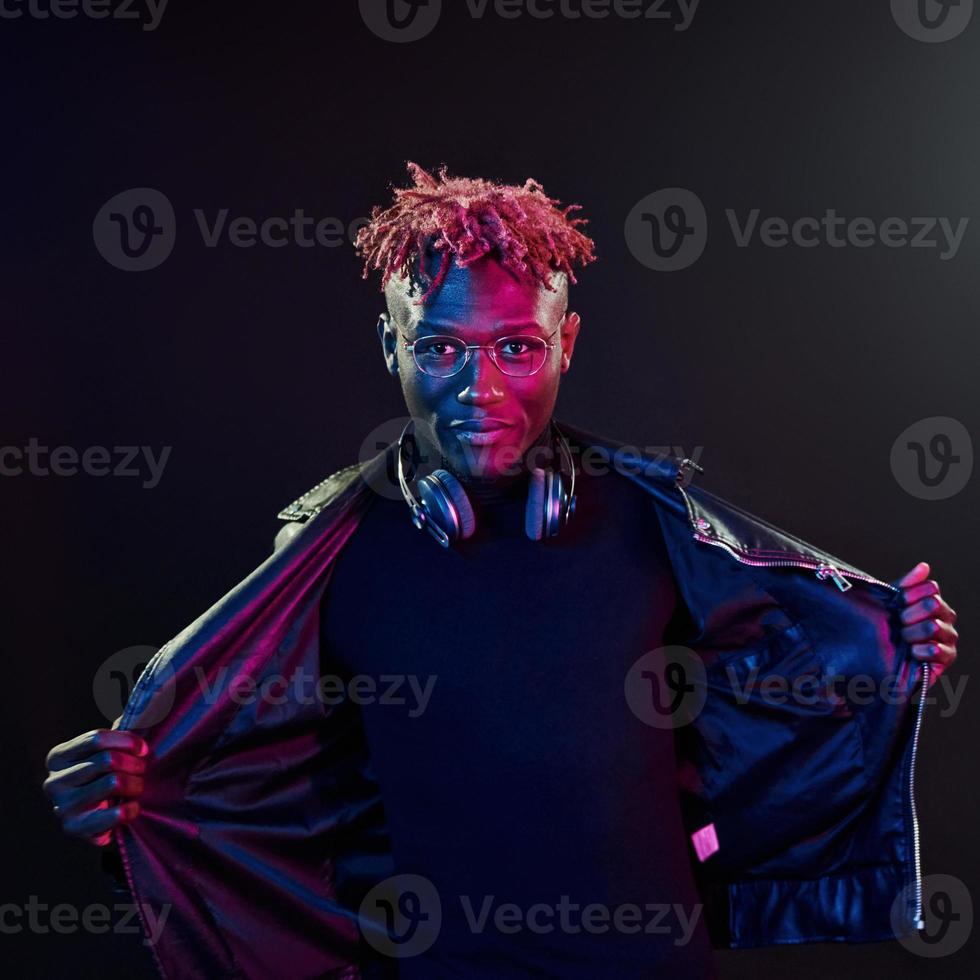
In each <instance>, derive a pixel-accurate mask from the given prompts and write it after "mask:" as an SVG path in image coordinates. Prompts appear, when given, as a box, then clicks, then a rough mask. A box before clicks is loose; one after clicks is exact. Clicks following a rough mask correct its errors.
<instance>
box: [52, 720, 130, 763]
mask: <svg viewBox="0 0 980 980" xmlns="http://www.w3.org/2000/svg"><path fill="white" fill-rule="evenodd" d="M101 749H120V750H121V751H124V752H132V753H133V754H134V755H140V756H143V755H147V754H148V752H149V746H148V745H147V744H146V742H145V741H144V740H143V739H142V738H140V737H139V735H136V734H135V733H133V732H129V731H122V730H114V729H111V728H93V729H92V730H91V731H90V732H85V733H84V734H82V735H77V736H76V737H75V738H73V739H69V740H68V741H67V742H60V743H59V744H58V745H56V746H54V748H52V749H51V751H50V752H48V756H47V759H46V760H45V761H46V764H47V767H48V769H67V768H68V767H69V766H71V765H74V764H75V763H76V762H79V761H80V760H82V759H84V758H86V757H87V756H90V755H92V754H93V753H95V752H98V751H99V750H101Z"/></svg>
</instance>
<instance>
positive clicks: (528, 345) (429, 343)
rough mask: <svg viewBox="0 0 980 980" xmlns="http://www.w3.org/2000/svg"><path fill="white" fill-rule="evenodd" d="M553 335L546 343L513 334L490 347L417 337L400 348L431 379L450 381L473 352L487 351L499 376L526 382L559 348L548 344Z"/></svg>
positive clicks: (441, 338) (442, 338)
mask: <svg viewBox="0 0 980 980" xmlns="http://www.w3.org/2000/svg"><path fill="white" fill-rule="evenodd" d="M556 333H558V328H557V327H555V329H554V330H553V331H552V332H551V334H550V335H549V336H548V338H547V340H546V339H544V338H543V337H537V336H535V335H533V334H516V335H515V336H513V337H500V338H499V339H498V340H496V341H494V343H492V344H464V343H463V342H462V341H461V340H460V339H459V338H458V337H449V336H445V337H443V336H436V337H419V339H418V340H414V341H412V342H411V343H408V342H403V346H404V348H405V350H407V351H411V352H412V358H413V359H414V360H415V366H416V367H417V368H418V369H419V370H420V371H421V372H422V373H423V374H427V375H429V377H431V378H451V377H452V376H453V375H454V374H459V372H460V371H462V370H463V368H464V367H466V365H467V363H468V362H469V359H470V357H471V356H472V352H473V351H475V350H485V351H487V352H488V353H489V354H490V360H491V361H493V363H494V364H495V365H496V367H497V369H498V370H499V371H500V372H501V373H502V374H506V375H507V376H508V377H511V378H527V377H530V376H531V375H532V374H536V373H537V372H538V371H540V370H541V368H543V367H544V364H545V361H547V359H548V351H550V350H553V349H554V348H555V347H557V346H558V344H557V343H554V342H549V341H551V338H552V337H554V335H555V334H556Z"/></svg>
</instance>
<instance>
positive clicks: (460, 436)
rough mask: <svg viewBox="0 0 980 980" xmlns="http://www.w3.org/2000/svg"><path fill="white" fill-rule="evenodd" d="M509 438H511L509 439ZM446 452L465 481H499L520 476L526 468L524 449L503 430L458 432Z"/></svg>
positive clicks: (510, 434) (452, 437)
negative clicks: (524, 466) (524, 467)
mask: <svg viewBox="0 0 980 980" xmlns="http://www.w3.org/2000/svg"><path fill="white" fill-rule="evenodd" d="M508 436H509V437H510V438H508ZM450 439H451V440H452V441H453V442H454V443H455V445H453V446H451V447H447V448H449V452H447V453H446V456H447V458H448V459H449V461H450V462H451V464H452V468H453V469H454V470H455V471H456V473H457V474H458V475H459V476H460V477H462V478H463V479H464V480H466V479H473V480H498V479H505V478H507V477H513V476H517V475H518V474H519V473H520V472H521V470H522V468H523V455H524V454H523V450H522V449H521V446H520V445H519V444H514V442H513V441H512V439H513V435H512V433H509V432H507V431H505V430H503V429H494V430H491V431H488V432H458V433H454V435H452V436H450Z"/></svg>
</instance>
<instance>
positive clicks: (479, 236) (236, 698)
mask: <svg viewBox="0 0 980 980" xmlns="http://www.w3.org/2000/svg"><path fill="white" fill-rule="evenodd" d="M409 170H410V172H411V174H412V177H413V179H414V183H413V186H411V187H409V188H405V189H397V190H396V191H395V201H394V203H393V205H392V206H391V207H390V208H388V209H387V210H384V211H382V210H381V209H378V208H376V209H375V210H374V212H373V213H372V221H371V223H370V224H369V225H368V226H367V227H365V229H363V231H362V232H361V234H360V236H359V238H358V246H359V248H360V250H361V254H362V255H363V256H364V258H365V260H366V266H365V275H367V274H368V272H369V270H370V269H377V270H380V271H381V272H382V281H381V287H382V289H383V290H384V291H385V296H386V305H387V311H386V313H385V314H383V315H382V317H381V318H380V322H379V324H378V333H379V338H380V341H381V345H382V350H383V354H384V359H385V364H386V367H387V370H388V371H389V372H390V373H391V374H392V375H393V376H394V377H396V378H397V379H398V380H399V382H400V384H401V387H402V391H403V394H404V397H405V403H406V406H407V409H408V412H409V415H410V417H411V420H412V423H411V424H409V425H407V426H406V427H405V429H404V431H403V433H402V438H401V439H399V440H398V441H397V442H396V443H393V444H392V445H390V446H388V447H387V449H385V450H384V451H383V452H382V453H380V454H379V455H378V456H377V457H375V458H374V459H372V460H371V461H370V462H368V463H367V464H366V465H364V466H354V467H349V468H348V469H346V470H343V471H341V472H340V473H338V474H334V475H332V476H331V477H329V478H328V479H327V480H325V481H323V483H321V484H318V485H317V486H316V487H314V488H313V489H312V490H311V491H309V492H308V493H306V494H304V495H303V496H302V497H300V498H299V499H298V500H297V501H295V502H294V503H293V504H291V505H290V506H289V507H287V508H285V509H284V510H283V511H282V512H281V514H280V517H282V518H284V519H286V520H288V521H289V523H287V525H286V526H285V527H284V528H283V530H282V531H281V532H280V534H279V535H278V536H277V542H276V544H277V549H276V551H275V553H274V554H273V555H272V556H271V557H270V558H269V559H267V561H266V562H264V563H263V564H262V565H261V566H260V567H259V568H258V569H256V570H255V571H254V572H253V573H252V574H251V575H250V576H249V577H248V578H247V579H246V580H244V581H243V582H242V583H240V584H239V585H238V586H236V588H235V589H233V590H232V591H231V592H229V593H228V595H226V596H225V597H223V598H222V599H221V600H220V601H219V602H218V603H216V604H215V606H213V607H212V608H211V609H210V610H208V612H206V613H205V614H204V615H203V616H201V617H200V618H199V619H198V620H197V621H195V623H193V624H191V625H190V626H188V627H187V628H186V629H185V630H184V631H183V632H182V633H180V634H179V635H178V636H176V637H174V639H172V640H171V641H170V642H169V643H168V644H166V645H165V646H164V648H163V649H162V650H161V651H160V652H159V653H158V654H157V655H156V657H154V660H153V661H152V662H151V663H150V664H149V665H148V666H147V668H146V670H145V671H144V673H143V675H142V676H141V678H140V680H139V683H138V684H137V687H136V689H135V690H134V692H133V694H132V696H131V698H130V701H129V703H128V704H127V707H126V711H125V713H124V715H123V717H122V718H121V719H120V721H119V723H118V725H117V726H116V727H115V729H114V730H105V729H99V730H96V731H94V732H90V733H86V735H83V736H79V737H78V738H77V739H74V740H72V741H71V742H67V743H63V744H62V745H59V746H56V747H55V748H54V749H52V751H51V753H50V754H49V760H48V761H49V768H50V769H51V773H50V775H49V777H48V780H47V782H46V789H47V791H48V793H49V795H50V797H51V798H52V800H53V801H54V802H55V804H56V808H57V810H58V812H59V814H60V816H61V817H62V819H63V820H64V823H65V829H66V830H67V831H68V832H70V833H74V834H77V835H79V836H83V837H87V838H89V839H92V840H94V841H95V842H96V843H99V844H107V843H109V841H110V839H111V838H112V837H113V835H114V837H115V842H116V844H117V845H118V846H119V848H120V851H121V858H122V860H123V863H124V865H125V873H126V880H127V882H128V884H129V887H130V888H131V889H132V890H133V893H134V897H135V898H136V899H137V901H138V902H140V903H142V906H143V909H142V916H143V922H144V927H145V928H147V931H148V932H149V931H150V930H149V921H148V920H149V917H150V915H152V914H155V915H158V916H159V915H160V914H162V911H163V910H164V909H166V910H167V912H168V913H169V918H168V920H167V923H166V925H165V926H164V928H163V929H162V931H161V932H160V938H159V940H158V941H157V943H156V945H155V946H154V953H155V955H156V958H157V963H158V965H159V966H160V969H161V971H162V972H163V973H164V975H166V976H193V977H197V976H202V977H203V976H218V975H234V976H242V977H267V976H277V975H282V974H283V973H286V974H288V975H290V976H295V977H320V976H323V977H326V976H330V977H341V978H353V977H359V976H374V975H379V976H380V975H392V972H393V967H394V966H395V964H397V975H398V976H399V977H401V978H423V977H424V978H427V980H431V978H441V977H450V976H466V977H478V978H481V977H487V978H490V977H494V978H498V977H531V976H555V977H570V978H577V977H593V978H594V977H637V978H639V977H649V976H660V975H665V976H667V975H669V976H673V977H710V976H712V975H713V967H712V963H711V953H710V947H711V945H716V946H720V947H725V946H728V947H739V946H753V945H764V944H770V943H784V942H815V941H869V940H874V939H884V938H890V937H891V936H893V935H895V934H901V933H904V932H908V931H910V930H914V929H915V928H916V926H917V925H918V924H919V921H921V883H920V869H919V860H918V828H917V824H916V820H915V809H914V801H913V799H912V797H911V792H912V782H913V777H914V764H915V757H914V749H915V743H916V742H917V736H918V726H919V723H920V721H921V704H922V702H921V701H920V703H919V710H918V712H916V711H915V710H914V709H910V707H909V696H910V695H911V693H912V690H913V688H914V687H915V686H916V684H918V683H919V682H920V681H921V682H924V684H923V686H924V687H926V688H928V686H929V685H930V684H931V683H934V681H935V679H936V678H937V677H938V675H939V673H940V672H941V670H942V669H944V668H945V667H947V666H948V665H949V664H950V663H952V662H953V660H954V658H955V656H956V640H957V634H956V630H955V627H954V625H953V623H954V622H955V618H956V614H955V612H954V611H953V610H952V609H951V608H950V607H949V606H948V604H947V603H946V602H945V601H944V600H943V599H942V597H941V596H940V595H939V589H938V586H937V585H936V583H935V582H934V581H932V580H930V579H928V575H929V567H928V566H927V565H926V564H925V563H919V564H918V565H916V566H915V567H914V568H913V569H912V570H911V571H910V572H909V573H908V574H907V575H906V576H905V577H904V578H903V579H902V580H901V581H899V582H898V583H897V584H894V585H890V584H889V583H885V582H881V581H879V580H877V579H875V578H874V577H873V576H870V575H868V574H867V573H865V572H862V571H861V570H860V569H857V568H855V567H854V566H851V565H848V564H847V563H845V562H842V561H841V560H839V559H837V558H835V557H834V556H831V555H828V554H827V553H826V552H823V551H821V550H820V549H818V548H816V547H814V546H813V545H810V544H808V543H806V542H804V541H802V540H800V539H799V538H796V537H794V536H792V535H789V534H787V533H786V532H783V531H780V530H779V529H778V528H775V527H773V526H772V525H770V524H766V523H765V522H764V521H761V520H760V519H758V518H755V517H753V516H752V515H750V514H748V513H746V512H745V511H742V510H740V509H738V508H736V507H734V506H733V505H730V504H727V503H726V502H725V501H722V500H721V499H720V498H717V497H714V496H713V495H711V494H709V493H707V492H706V491H703V490H700V489H699V488H697V487H694V486H692V485H691V483H690V475H691V474H690V471H691V470H692V469H694V468H697V467H696V466H695V465H694V464H692V463H691V461H689V460H683V461H681V460H670V459H668V460H665V459H663V458H662V457H657V456H654V457H651V456H649V455H646V454H643V453H639V452H636V451H633V450H631V449H629V447H623V446H619V445H618V444H615V443H612V442H610V441H608V440H603V439H600V438H599V437H596V436H592V435H589V434H588V433H584V432H581V431H578V430H574V429H572V428H571V427H569V426H566V425H564V424H560V423H555V422H554V421H553V419H552V412H553V408H554V405H555V399H556V396H557V391H558V387H559V382H560V379H561V377H562V375H564V374H565V373H566V372H567V371H568V370H569V368H570V366H571V363H572V359H573V354H574V350H575V342H576V338H577V335H578V332H579V327H580V318H579V316H578V315H577V314H576V313H575V312H573V311H571V310H569V309H568V305H567V297H568V284H569V283H574V282H575V277H574V272H573V267H574V266H575V265H576V264H586V263H588V262H589V261H592V259H593V249H592V242H591V241H590V240H589V239H588V238H587V237H586V236H585V235H584V234H583V233H582V232H581V230H580V225H581V224H583V223H584V222H583V221H582V219H579V218H572V217H570V212H571V211H572V210H573V208H572V207H569V208H566V209H564V210H559V208H558V207H557V206H556V205H557V202H556V201H553V200H551V199H550V198H548V197H547V196H546V195H545V194H544V192H543V189H542V188H541V187H540V185H539V184H537V183H536V182H534V181H531V180H529V181H527V182H526V183H525V184H524V185H523V186H520V187H519V186H508V185H499V184H494V183H492V182H489V181H484V180H470V179H462V178H451V177H449V176H448V175H447V173H446V171H445V168H443V169H442V170H441V171H440V172H439V174H438V178H437V177H434V176H433V175H431V174H428V173H427V172H425V171H424V170H422V169H421V168H419V167H417V166H416V165H414V164H411V163H410V164H409ZM597 464H602V465H597ZM395 488H397V489H395ZM393 490H394V492H389V491H393ZM413 523H414V524H415V525H416V527H413V526H412V524H413ZM416 528H417V529H418V530H417V529H416ZM420 530H421V531H423V532H427V533H422V534H420V533H419V531H420ZM439 545H442V547H439ZM677 650H681V651H682V652H681V653H680V654H676V651H677ZM658 651H660V652H659V653H658ZM665 651H666V652H665ZM671 651H675V653H671ZM683 651H689V653H685V652H683ZM675 654H676V655H675ZM919 664H922V665H923V667H922V669H921V670H916V669H915V668H916V666H917V665H919ZM930 667H931V668H932V669H931V670H930V669H929V668H930ZM678 669H682V670H683V673H681V674H678V672H677V671H678ZM699 671H700V674H699ZM314 674H315V675H316V676H318V677H319V678H320V679H321V681H322V680H323V679H324V678H332V679H334V680H336V681H337V683H338V687H339V688H340V689H341V690H342V691H343V692H345V693H346V694H347V695H348V696H345V697H341V698H336V699H324V698H323V697H318V698H311V697H308V696H307V695H308V693H309V691H308V689H307V688H305V687H303V685H302V683H300V682H301V681H302V680H303V679H304V678H306V679H309V676H310V675H314ZM695 675H698V676H697V677H695ZM826 676H830V677H838V678H843V679H852V678H855V677H861V676H863V677H865V679H867V678H870V679H872V680H874V681H875V682H876V683H878V682H883V681H884V680H886V679H890V680H892V681H893V687H894V689H895V691H896V692H897V694H898V695H900V696H896V697H885V696H884V695H882V696H877V697H874V698H872V699H870V701H869V700H868V699H865V700H864V701H861V700H860V699H858V698H854V697H852V696H851V695H850V694H849V693H847V692H844V694H843V696H841V694H840V692H839V691H838V689H837V688H836V687H834V686H833V685H831V686H827V685H825V684H822V681H823V679H824V678H825V677H826ZM386 678H387V679H388V681H384V679H386ZM678 678H680V681H681V683H680V684H677V683H675V682H676V681H677V680H678ZM692 678H694V679H695V680H696V681H697V683H690V681H691V679H692ZM358 679H360V680H358ZM392 679H393V680H395V681H400V684H401V687H402V689H403V690H405V689H410V690H412V691H413V692H415V693H416V695H417V697H416V699H415V701H414V702H413V703H412V704H411V705H408V706H406V705H405V703H404V701H401V702H395V701H390V700H389V701H388V702H386V701H385V700H384V698H383V697H373V698H371V697H368V698H365V697H363V696H361V697H358V696H356V694H357V691H358V688H357V686H356V684H358V683H360V684H361V685H362V688H363V684H364V683H365V681H366V682H367V684H368V687H369V689H371V690H374V691H375V692H377V690H378V688H377V687H374V688H370V684H371V682H374V683H375V684H380V683H388V682H390V681H391V680H392ZM774 680H781V681H784V682H787V683H788V684H789V685H790V686H792V684H793V682H797V681H801V680H803V681H810V680H817V681H820V682H821V684H820V685H818V686H816V687H814V686H813V685H811V686H810V688H808V691H807V697H802V696H796V695H794V696H791V697H789V698H788V699H786V698H784V699H783V700H782V701H781V702H780V701H777V700H773V699H769V698H767V697H766V696H764V692H762V691H760V689H759V688H758V687H755V686H754V685H755V684H756V683H757V682H758V681H768V682H771V681H774ZM664 689H670V691H671V692H677V693H680V694H681V695H682V698H681V700H684V699H685V698H686V699H687V701H686V711H687V715H686V718H685V720H686V721H687V724H682V723H681V722H678V721H676V720H673V719H669V718H668V720H667V721H666V722H665V721H664V720H663V717H662V716H660V715H658V714H656V713H654V714H651V713H650V711H649V708H650V703H651V698H652V697H655V695H656V694H657V693H658V692H661V693H662V691H663V690H664ZM692 690H693V691H694V692H695V698H694V704H693V706H692V704H691V701H690V697H689V695H690V692H691V691H692ZM793 690H796V688H795V687H794V688H793ZM247 695H252V696H247ZM698 696H699V697H698ZM675 727H676V732H675ZM675 735H676V739H675ZM147 760H149V764H147ZM115 800H121V801H124V802H120V803H115V802H114V801H115ZM138 801H139V802H138ZM109 853H111V852H109ZM702 912H704V914H703V915H702V914H701V913H702Z"/></svg>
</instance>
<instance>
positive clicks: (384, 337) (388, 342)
mask: <svg viewBox="0 0 980 980" xmlns="http://www.w3.org/2000/svg"><path fill="white" fill-rule="evenodd" d="M378 339H379V340H380V341H381V348H382V350H383V352H384V357H385V366H386V367H387V368H388V373H389V374H390V375H392V376H393V377H397V376H398V331H397V330H396V329H395V327H394V325H393V324H392V322H391V314H390V313H382V314H381V316H379V317H378Z"/></svg>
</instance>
